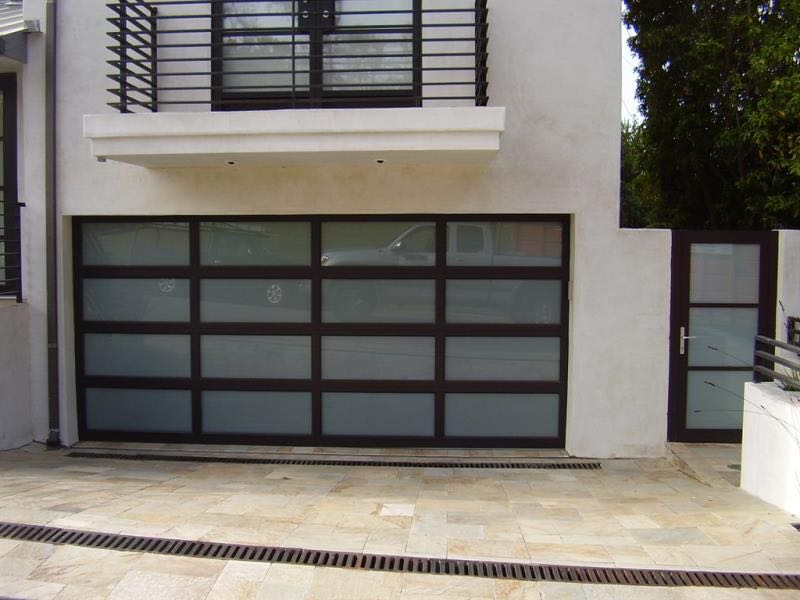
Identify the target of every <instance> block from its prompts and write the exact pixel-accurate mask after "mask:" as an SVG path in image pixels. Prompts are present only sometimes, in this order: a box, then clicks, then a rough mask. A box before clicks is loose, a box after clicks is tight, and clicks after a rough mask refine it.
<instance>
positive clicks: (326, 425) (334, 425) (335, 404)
mask: <svg viewBox="0 0 800 600" xmlns="http://www.w3.org/2000/svg"><path fill="white" fill-rule="evenodd" d="M433 404H434V403H433V394H360V393H324V394H322V433H323V434H324V435H387V436H388V435H393V436H425V437H430V436H433Z"/></svg>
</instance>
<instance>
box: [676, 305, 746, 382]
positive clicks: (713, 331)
mask: <svg viewBox="0 0 800 600" xmlns="http://www.w3.org/2000/svg"><path fill="white" fill-rule="evenodd" d="M757 331H758V309H756V308H691V309H689V333H688V334H687V335H689V336H695V339H691V340H687V343H688V347H689V366H692V367H698V366H717V367H742V366H748V365H752V364H753V353H754V351H755V337H756V333H757Z"/></svg>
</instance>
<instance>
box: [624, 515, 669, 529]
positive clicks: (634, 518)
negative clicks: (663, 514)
mask: <svg viewBox="0 0 800 600" xmlns="http://www.w3.org/2000/svg"><path fill="white" fill-rule="evenodd" d="M615 518H616V519H617V521H619V522H620V525H622V526H623V527H624V528H626V529H658V528H659V527H660V525H659V524H658V523H656V522H655V521H653V520H652V519H651V518H650V517H647V516H645V515H616V516H615Z"/></svg>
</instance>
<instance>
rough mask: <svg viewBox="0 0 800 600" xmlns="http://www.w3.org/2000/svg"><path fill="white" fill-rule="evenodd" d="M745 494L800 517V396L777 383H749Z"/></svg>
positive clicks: (744, 441)
mask: <svg viewBox="0 0 800 600" xmlns="http://www.w3.org/2000/svg"><path fill="white" fill-rule="evenodd" d="M744 397H745V404H744V421H743V424H742V483H741V487H742V489H743V490H745V491H747V492H749V493H751V494H753V495H754V496H757V497H759V498H761V499H762V500H765V501H766V502H769V503H770V504H774V505H775V506H777V507H779V508H782V509H783V510H785V511H787V512H790V513H793V514H796V515H800V394H798V393H796V392H794V393H790V392H786V391H785V390H782V389H780V388H779V387H778V386H776V385H775V384H774V383H746V384H745V386H744Z"/></svg>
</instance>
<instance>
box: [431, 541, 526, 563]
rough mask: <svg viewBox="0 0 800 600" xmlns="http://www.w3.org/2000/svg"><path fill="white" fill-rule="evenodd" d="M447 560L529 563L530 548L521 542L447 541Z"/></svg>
mask: <svg viewBox="0 0 800 600" xmlns="http://www.w3.org/2000/svg"><path fill="white" fill-rule="evenodd" d="M447 558H455V559H475V560H508V561H528V560H530V555H529V554H528V548H527V546H526V545H525V544H524V543H520V542H494V541H488V540H456V539H448V540H447Z"/></svg>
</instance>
